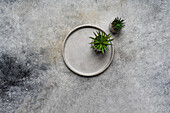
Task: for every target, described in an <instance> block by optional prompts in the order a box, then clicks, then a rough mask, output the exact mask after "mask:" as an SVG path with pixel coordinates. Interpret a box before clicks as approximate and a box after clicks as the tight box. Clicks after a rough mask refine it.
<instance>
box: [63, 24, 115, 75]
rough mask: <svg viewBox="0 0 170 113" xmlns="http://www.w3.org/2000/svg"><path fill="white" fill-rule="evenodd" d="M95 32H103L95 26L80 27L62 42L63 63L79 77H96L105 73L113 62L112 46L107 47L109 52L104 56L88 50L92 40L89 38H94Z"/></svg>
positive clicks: (90, 49)
mask: <svg viewBox="0 0 170 113" xmlns="http://www.w3.org/2000/svg"><path fill="white" fill-rule="evenodd" d="M96 31H101V32H104V31H103V30H102V29H101V28H99V27H97V26H93V25H81V26H78V27H76V28H75V29H73V30H72V31H71V32H70V33H69V34H68V35H67V36H66V38H65V40H64V45H63V51H62V55H63V59H64V62H65V64H66V65H67V66H68V68H69V69H71V70H72V71H73V72H75V73H77V74H79V75H82V76H95V75H98V74H100V73H102V72H103V71H105V70H106V69H107V68H108V66H109V65H110V64H111V62H112V60H113V55H114V48H113V46H109V47H108V48H109V51H107V52H105V54H102V53H96V52H95V51H94V50H93V49H92V48H90V47H91V45H90V44H89V43H90V42H91V41H92V39H90V38H89V37H94V34H93V32H96ZM104 33H105V32H104ZM105 34H106V33H105Z"/></svg>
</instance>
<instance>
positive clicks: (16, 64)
mask: <svg viewBox="0 0 170 113" xmlns="http://www.w3.org/2000/svg"><path fill="white" fill-rule="evenodd" d="M29 57H30V56H29ZM34 59H35V58H33V57H32V58H31V57H30V58H26V60H24V61H22V60H21V59H18V58H17V57H15V56H11V55H9V54H2V55H1V56H0V99H1V100H2V101H3V102H4V101H10V100H12V98H10V96H9V95H10V93H12V92H16V93H17V91H22V90H24V91H29V90H31V89H33V88H34V85H35V84H36V83H35V82H30V81H32V79H36V78H38V76H40V75H41V71H45V70H47V69H48V66H49V65H48V64H46V63H41V64H38V61H37V62H35V61H36V60H34ZM36 87H37V86H36ZM14 94H15V93H14Z"/></svg>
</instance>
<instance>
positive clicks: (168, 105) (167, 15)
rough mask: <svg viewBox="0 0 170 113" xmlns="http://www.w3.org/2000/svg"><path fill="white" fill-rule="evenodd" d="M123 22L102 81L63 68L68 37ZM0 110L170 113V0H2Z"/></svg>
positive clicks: (25, 112) (1, 112)
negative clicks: (73, 32) (81, 30)
mask: <svg viewBox="0 0 170 113" xmlns="http://www.w3.org/2000/svg"><path fill="white" fill-rule="evenodd" d="M117 16H118V17H122V18H123V19H125V21H126V26H125V28H124V29H123V31H122V32H121V34H120V35H119V36H116V35H114V36H113V37H114V38H115V40H114V46H115V56H114V60H113V62H112V64H111V66H110V67H109V68H108V70H106V71H105V72H104V73H102V74H101V75H99V76H96V77H92V78H84V77H80V76H77V75H76V74H74V73H72V72H71V71H70V70H69V69H68V68H67V67H66V66H65V64H64V63H63V60H62V57H61V49H62V44H63V40H64V38H65V36H66V35H67V34H68V32H69V31H70V30H72V29H73V28H74V27H76V26H78V25H82V24H93V25H97V26H99V27H101V28H103V30H105V31H106V32H107V33H109V29H108V25H109V22H110V21H112V20H113V19H114V18H115V17H117ZM0 113H170V1H169V0H0Z"/></svg>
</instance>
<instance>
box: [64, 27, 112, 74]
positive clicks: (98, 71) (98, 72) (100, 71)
mask: <svg viewBox="0 0 170 113" xmlns="http://www.w3.org/2000/svg"><path fill="white" fill-rule="evenodd" d="M85 27H91V28H96V29H98V30H100V31H102V32H104V33H105V34H107V33H106V32H105V31H104V30H102V28H100V27H98V26H96V25H91V24H83V25H79V26H77V27H75V28H74V29H72V30H71V31H70V32H69V33H68V34H67V35H66V37H65V39H64V42H63V46H62V52H61V53H62V57H63V61H64V63H65V64H66V66H67V67H68V68H69V69H70V70H71V71H72V72H74V73H75V74H78V75H80V76H84V77H92V76H96V75H99V74H101V73H103V72H104V71H106V69H107V68H108V67H109V66H110V64H111V63H112V60H113V57H114V46H113V44H112V45H111V57H110V60H109V62H108V63H107V65H106V66H104V67H103V68H102V69H100V70H97V71H96V72H93V73H84V72H80V71H78V70H76V69H74V68H73V67H72V66H70V64H68V63H67V62H66V57H65V54H64V53H65V50H64V49H65V44H66V41H67V39H68V38H69V36H70V35H71V34H72V33H74V32H75V31H77V30H79V29H81V28H85Z"/></svg>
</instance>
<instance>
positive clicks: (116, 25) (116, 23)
mask: <svg viewBox="0 0 170 113" xmlns="http://www.w3.org/2000/svg"><path fill="white" fill-rule="evenodd" d="M111 24H112V27H113V29H114V30H121V29H122V28H123V27H125V23H124V20H123V19H121V18H118V17H117V18H115V19H114V20H113V22H112V23H111Z"/></svg>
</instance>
